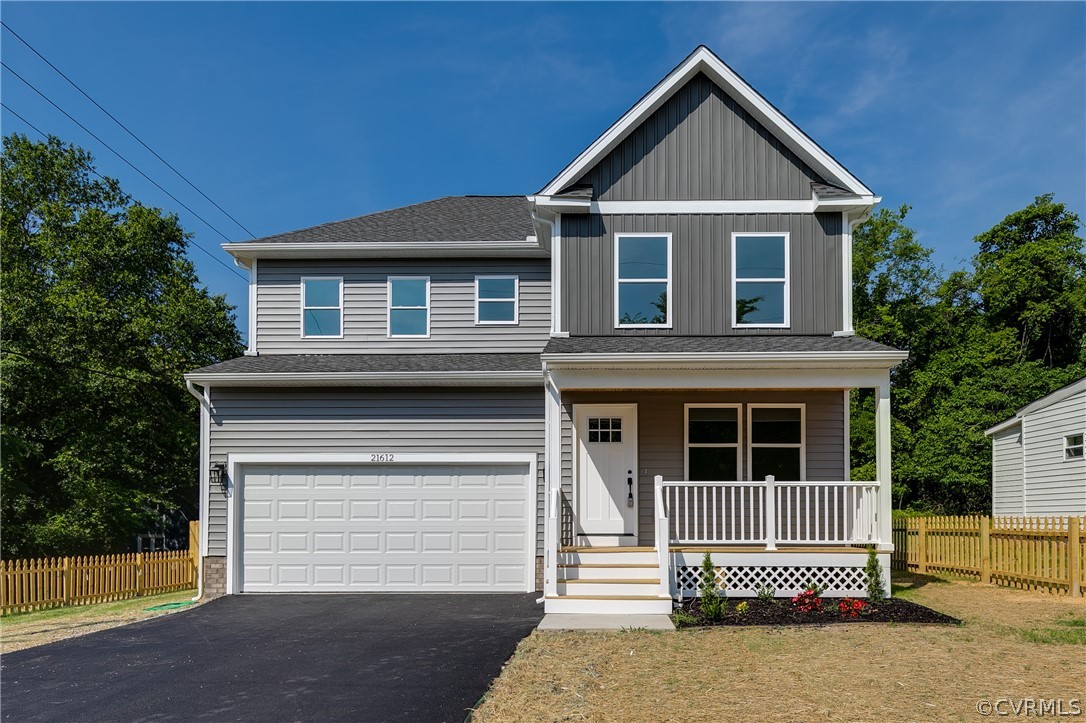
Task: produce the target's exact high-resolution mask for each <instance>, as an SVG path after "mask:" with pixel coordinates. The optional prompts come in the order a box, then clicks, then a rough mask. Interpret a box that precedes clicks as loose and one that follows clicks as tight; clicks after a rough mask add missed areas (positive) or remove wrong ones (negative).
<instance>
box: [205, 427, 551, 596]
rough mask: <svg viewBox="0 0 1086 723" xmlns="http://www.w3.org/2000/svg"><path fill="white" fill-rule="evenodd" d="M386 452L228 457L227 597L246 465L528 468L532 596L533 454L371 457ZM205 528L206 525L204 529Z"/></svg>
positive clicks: (235, 582)
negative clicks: (238, 491) (239, 486)
mask: <svg viewBox="0 0 1086 723" xmlns="http://www.w3.org/2000/svg"><path fill="white" fill-rule="evenodd" d="M387 452H388V450H387V449H381V448H378V449H374V450H372V451H366V452H354V453H350V454H325V453H293V454H288V453H282V454H280V453H275V452H269V453H242V454H228V455H227V463H226V471H227V475H228V477H227V493H226V594H227V595H234V594H236V593H237V592H238V590H239V589H240V582H241V580H240V574H241V567H240V565H239V564H238V560H237V555H238V554H239V551H240V549H241V545H240V544H239V543H240V541H239V540H238V539H237V537H238V532H239V530H240V529H241V524H240V520H239V518H238V515H239V514H241V510H240V509H239V506H238V505H237V504H236V500H237V494H236V488H235V484H236V482H235V481H236V480H237V479H239V476H238V475H239V474H240V468H241V467H242V466H243V465H246V464H264V465H275V464H283V465H289V464H304V465H322V464H328V465H359V466H371V465H372V466H378V467H388V466H395V465H399V464H403V465H405V466H410V465H413V464H497V465H505V464H508V465H527V467H528V481H529V485H528V508H529V513H528V540H529V541H530V544H529V545H528V559H527V562H526V564H527V565H528V567H527V570H528V575H527V577H528V581H527V589H526V590H525V592H535V558H536V549H537V541H536V528H537V526H538V525H537V523H538V520H537V518H538V515H539V511H538V505H537V500H538V494H539V470H538V469H537V467H538V465H539V458H538V456H537V455H535V454H515V453H495V454H468V453H460V452H450V453H448V454H425V453H405V454H400V453H398V452H397V453H395V459H394V461H391V462H389V461H375V460H374V459H373V456H374V455H382V454H387ZM205 527H206V525H205Z"/></svg>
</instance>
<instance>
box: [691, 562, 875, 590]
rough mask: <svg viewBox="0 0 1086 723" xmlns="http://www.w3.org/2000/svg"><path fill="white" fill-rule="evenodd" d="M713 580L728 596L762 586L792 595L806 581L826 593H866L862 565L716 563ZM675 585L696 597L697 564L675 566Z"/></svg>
mask: <svg viewBox="0 0 1086 723" xmlns="http://www.w3.org/2000/svg"><path fill="white" fill-rule="evenodd" d="M715 569H716V584H717V586H718V587H723V589H724V594H725V595H728V596H729V597H753V596H755V595H757V594H758V590H759V589H760V588H763V587H766V586H768V587H772V588H773V589H774V590H775V591H776V595H777V597H792V596H794V595H798V594H799V593H801V592H802V591H803V590H804V589H805V588H806V587H807V586H808V585H810V584H812V583H813V584H815V585H820V586H821V587H822V588H823V589H824V592H823V593H822V594H823V595H827V596H829V597H845V596H850V597H867V578H866V576H865V575H864V568H863V567H862V566H859V567H851V566H850V567H838V566H787V567H784V566H770V565H742V566H730V567H717V568H715ZM674 571H675V586H676V588H677V592H676V594H677V595H678V597H696V596H697V595H698V587H699V586H700V584H701V568H700V567H694V566H689V565H683V566H676V567H675V568H674Z"/></svg>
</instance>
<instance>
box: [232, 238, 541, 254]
mask: <svg viewBox="0 0 1086 723" xmlns="http://www.w3.org/2000/svg"><path fill="white" fill-rule="evenodd" d="M222 249H223V250H224V251H226V253H228V254H230V255H231V256H233V257H234V258H236V259H256V258H260V259H294V258H305V257H307V256H311V255H312V254H314V253H318V254H320V255H321V256H323V257H325V258H394V257H402V256H403V255H404V254H405V253H419V254H425V255H428V256H453V257H479V256H498V257H502V256H508V257H537V258H540V257H541V258H545V257H546V256H547V250H546V249H545V248H543V247H542V246H540V244H539V242H538V241H537V240H536V239H534V238H528V239H524V240H510V241H492V242H486V241H471V242H465V243H415V242H411V243H398V242H380V243H369V242H361V241H335V242H327V241H326V242H312V243H305V242H303V243H298V242H283V243H275V242H259V241H236V242H232V243H225V244H222Z"/></svg>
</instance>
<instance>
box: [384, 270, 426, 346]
mask: <svg viewBox="0 0 1086 723" xmlns="http://www.w3.org/2000/svg"><path fill="white" fill-rule="evenodd" d="M395 281H425V282H426V306H397V307H395V308H396V309H425V310H426V333H425V334H393V333H392V309H393V306H392V284H393V282H395ZM385 292H386V293H385V297H386V308H385V311H386V315H385V334H386V338H388V339H429V338H430V277H429V276H389V277H388V281H387V282H386V285H385Z"/></svg>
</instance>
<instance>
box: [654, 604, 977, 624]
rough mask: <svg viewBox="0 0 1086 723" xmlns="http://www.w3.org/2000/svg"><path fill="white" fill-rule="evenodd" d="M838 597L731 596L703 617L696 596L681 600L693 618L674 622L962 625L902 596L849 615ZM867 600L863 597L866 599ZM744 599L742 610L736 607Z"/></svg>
mask: <svg viewBox="0 0 1086 723" xmlns="http://www.w3.org/2000/svg"><path fill="white" fill-rule="evenodd" d="M840 601H841V599H840V598H823V599H822V609H821V610H813V611H811V612H801V611H800V610H798V609H797V608H796V606H795V605H794V604H793V603H792V601H791V600H789V599H786V598H779V599H776V600H759V599H757V598H753V599H749V598H747V599H739V598H731V599H729V600H728V608H727V610H725V612H724V617H723V618H722V619H720V620H712V621H710V620H706V619H705V618H704V616H703V615H702V613H701V607H700V602H699V601H698V600H696V599H694V600H687V601H685V602H683V605H682V608H681V610H682V612H683V613H685V614H686V615H689V616H692V617H694V618H696V622H691V621H688V620H685V619H683V616H678V617H679V619H678V620H676V621H675V626H676V627H679V628H683V627H707V626H714V625H836V624H839V623H846V624H847V623H935V624H941V625H961V622H962V621H961V620H958V619H957V618H952V617H951V616H949V615H944V614H943V613H941V612H938V611H935V610H932V609H931V608H926V607H924V606H923V605H917V604H916V603H914V602H909V601H908V600H902V599H901V598H890V599H889V600H883V601H881V602H877V603H869V604H868V605H867V606H866V607H865V608H864V609H863V611H861V612H860V613H859V614H857V616H856V617H852V616H851V615H850V614H842V612H841V610H840V609H839V608H838V604H839V603H840ZM865 602H866V601H865ZM740 603H746V605H747V607H746V610H745V611H744V612H738V611H737V610H736V608H737V607H738V606H739V604H740Z"/></svg>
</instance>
